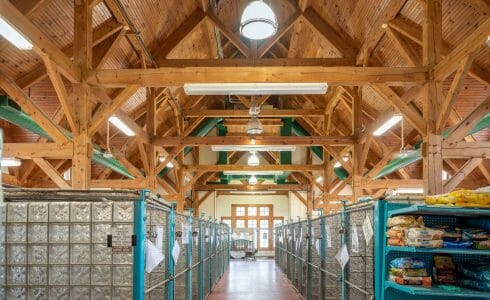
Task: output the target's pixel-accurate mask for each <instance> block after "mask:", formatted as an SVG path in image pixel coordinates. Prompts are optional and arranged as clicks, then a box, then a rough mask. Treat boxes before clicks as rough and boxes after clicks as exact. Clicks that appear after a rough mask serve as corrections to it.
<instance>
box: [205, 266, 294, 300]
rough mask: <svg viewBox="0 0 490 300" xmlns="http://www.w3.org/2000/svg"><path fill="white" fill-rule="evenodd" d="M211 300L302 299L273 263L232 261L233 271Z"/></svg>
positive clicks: (225, 277) (214, 292)
mask: <svg viewBox="0 0 490 300" xmlns="http://www.w3.org/2000/svg"><path fill="white" fill-rule="evenodd" d="M207 299H209V300H228V299H234V300H235V299H239V300H248V299H253V300H261V299H264V300H265V299H267V300H276V299H277V300H297V299H302V298H301V297H300V296H299V295H298V293H297V292H296V290H295V289H294V287H293V286H292V284H291V283H290V282H289V280H288V279H287V277H286V276H285V275H284V274H283V273H282V272H281V270H280V269H279V268H278V267H277V266H276V264H275V262H274V260H270V259H264V260H261V259H258V260H257V261H255V262H254V261H243V260H236V261H235V260H232V261H230V268H229V269H228V271H227V272H226V273H225V274H224V275H223V277H222V278H221V280H220V281H219V282H218V284H217V285H216V287H215V289H214V291H213V292H212V293H211V295H209V297H208V298H207Z"/></svg>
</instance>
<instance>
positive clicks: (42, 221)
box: [0, 198, 133, 299]
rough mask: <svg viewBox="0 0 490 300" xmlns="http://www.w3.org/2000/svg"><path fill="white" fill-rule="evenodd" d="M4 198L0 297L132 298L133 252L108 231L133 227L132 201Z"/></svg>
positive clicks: (0, 228)
mask: <svg viewBox="0 0 490 300" xmlns="http://www.w3.org/2000/svg"><path fill="white" fill-rule="evenodd" d="M6 200H7V202H6V203H5V206H4V207H3V208H2V209H1V212H2V213H1V215H0V216H1V225H0V247H1V249H0V262H1V265H0V286H1V287H0V299H132V276H133V255H132V253H129V254H115V253H113V251H112V248H110V247H108V241H107V236H108V235H110V234H111V233H112V228H114V227H125V228H126V230H128V231H129V232H133V201H101V200H100V198H97V201H83V202H82V201H58V200H54V201H39V199H37V200H35V201H29V199H27V198H26V200H27V201H22V202H8V199H7V198H6Z"/></svg>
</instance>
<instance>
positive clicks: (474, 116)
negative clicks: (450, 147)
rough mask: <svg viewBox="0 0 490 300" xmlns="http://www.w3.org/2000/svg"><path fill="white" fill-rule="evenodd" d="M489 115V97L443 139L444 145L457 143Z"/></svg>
mask: <svg viewBox="0 0 490 300" xmlns="http://www.w3.org/2000/svg"><path fill="white" fill-rule="evenodd" d="M489 113H490V96H488V97H487V98H486V99H485V100H484V101H483V102H482V103H481V104H480V105H478V106H477V107H476V108H475V109H474V110H473V111H472V112H471V113H469V114H468V115H467V116H466V118H464V120H462V121H461V122H460V123H459V124H458V125H457V126H456V127H455V128H453V130H452V131H451V133H450V134H449V136H448V137H446V139H445V141H444V142H445V143H446V144H451V143H457V142H459V141H461V140H462V139H463V138H464V137H465V136H467V135H468V133H469V132H470V130H471V129H472V128H473V127H475V125H476V124H477V123H478V122H479V121H480V120H481V118H483V117H484V116H485V115H486V114H489Z"/></svg>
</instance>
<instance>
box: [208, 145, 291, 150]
mask: <svg viewBox="0 0 490 300" xmlns="http://www.w3.org/2000/svg"><path fill="white" fill-rule="evenodd" d="M211 150H212V151H216V152H219V151H247V152H252V151H254V152H261V151H262V152H264V151H275V152H280V151H295V150H296V146H294V145H286V146H282V145H277V146H272V145H271V146H268V145H250V146H247V145H244V146H233V145H230V146H227V145H223V146H220V145H213V146H211Z"/></svg>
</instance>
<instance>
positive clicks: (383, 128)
mask: <svg viewBox="0 0 490 300" xmlns="http://www.w3.org/2000/svg"><path fill="white" fill-rule="evenodd" d="M402 119H403V116H402V115H394V116H393V117H391V118H390V119H389V120H388V121H386V122H385V123H384V124H383V125H381V126H379V127H378V128H377V129H376V130H375V131H374V132H373V135H374V136H380V135H382V134H384V133H385V132H387V131H388V130H389V129H390V128H391V127H393V126H395V125H396V124H397V123H398V122H400V121H401V120H402Z"/></svg>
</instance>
